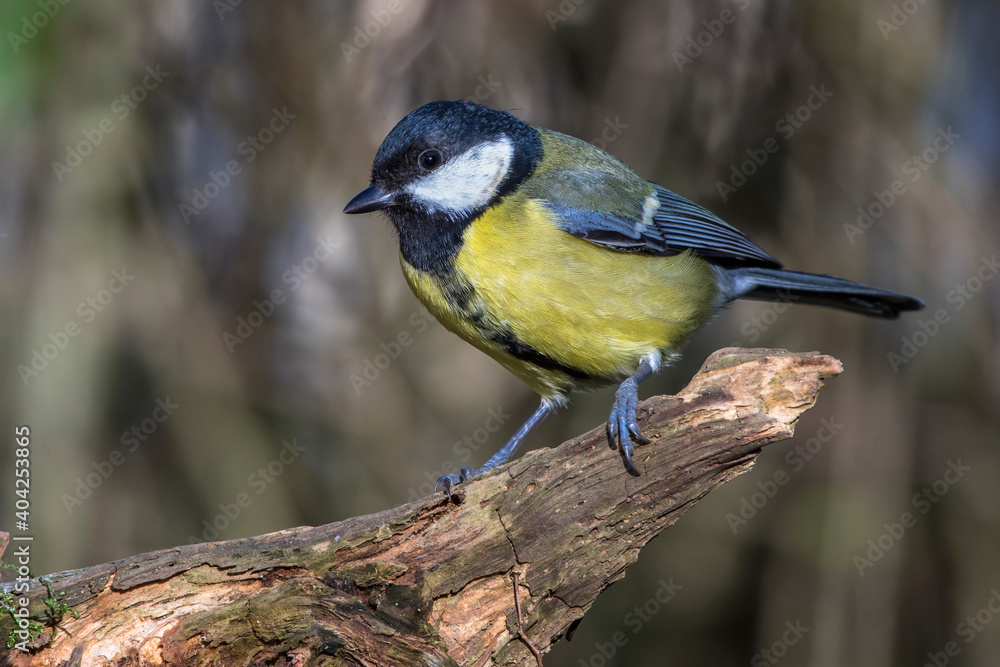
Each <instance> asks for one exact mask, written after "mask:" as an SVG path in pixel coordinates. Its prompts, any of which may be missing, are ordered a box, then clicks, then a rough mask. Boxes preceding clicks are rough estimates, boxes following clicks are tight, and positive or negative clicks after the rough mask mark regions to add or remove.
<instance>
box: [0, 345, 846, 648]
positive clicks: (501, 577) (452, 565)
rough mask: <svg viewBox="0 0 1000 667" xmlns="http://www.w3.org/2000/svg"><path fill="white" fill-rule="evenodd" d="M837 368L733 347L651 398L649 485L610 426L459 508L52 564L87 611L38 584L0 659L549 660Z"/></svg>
mask: <svg viewBox="0 0 1000 667" xmlns="http://www.w3.org/2000/svg"><path fill="white" fill-rule="evenodd" d="M840 371H841V365H840V362H839V361H837V360H836V359H833V358H832V357H828V356H823V355H819V354H816V353H806V354H793V353H790V352H786V351H783V350H744V349H738V348H727V349H724V350H720V351H718V352H716V353H715V354H713V355H712V356H711V357H709V359H708V360H707V361H706V362H705V365H704V366H703V367H702V368H701V370H700V371H699V372H698V374H697V375H695V377H694V378H693V379H692V381H691V383H690V384H689V385H688V386H687V388H685V389H684V390H683V391H682V392H681V393H679V394H678V395H677V396H657V397H655V398H652V399H650V400H648V401H645V402H643V403H642V404H641V405H640V410H639V413H640V417H641V419H640V426H641V427H642V430H643V432H644V433H645V435H647V436H648V437H650V438H651V439H652V440H653V442H652V444H650V445H647V446H640V447H638V448H637V450H636V453H635V460H636V464H637V465H638V467H639V468H640V470H641V471H642V473H643V474H642V476H641V477H638V478H636V477H631V476H629V475H628V474H626V473H625V471H624V470H623V469H622V465H621V461H620V460H619V458H618V454H617V453H616V452H613V451H611V450H610V449H609V448H608V446H607V441H606V438H605V433H604V426H603V425H602V426H601V427H599V428H596V429H594V430H593V431H590V432H589V433H586V434H584V435H581V436H579V437H576V438H574V439H572V440H570V441H568V442H565V443H563V444H562V445H561V446H559V447H557V448H555V449H540V450H535V451H531V452H528V453H527V454H526V455H525V456H523V457H522V458H521V459H519V460H517V461H515V462H514V463H513V464H510V465H507V466H504V467H503V468H500V469H499V470H498V471H496V472H494V473H490V474H487V475H484V476H483V477H482V478H477V479H475V480H473V481H471V482H468V483H465V484H462V485H461V486H460V487H458V490H457V492H458V500H459V502H458V503H457V504H454V503H450V502H448V501H446V500H445V499H444V497H443V496H442V495H440V494H437V495H434V496H429V497H427V498H424V499H423V500H420V501H417V502H413V503H410V504H407V505H403V506H401V507H397V508H394V509H391V510H386V511H384V512H380V513H378V514H372V515H369V516H362V517H355V518H352V519H348V520H346V521H341V522H338V523H333V524H328V525H325V526H319V527H316V528H295V529H290V530H284V531H280V532H277V533H271V534H269V535H262V536H260V537H252V538H247V539H240V540H230V541H227V542H212V543H205V544H197V545H186V546H179V547H176V548H173V549H165V550H162V551H156V552H153V553H148V554H141V555H138V556H134V557H131V558H125V559H122V560H118V561H115V562H112V563H106V564H103V565H97V566H94V567H89V568H86V569H82V570H76V571H71V572H63V573H59V574H56V575H52V576H51V577H49V578H48V579H50V580H51V582H52V586H53V589H54V591H55V593H56V595H58V594H60V593H63V594H64V596H63V597H62V598H61V600H60V602H63V603H67V604H69V605H71V606H72V607H73V609H74V610H75V611H77V612H79V614H80V617H79V618H73V617H71V616H69V615H64V616H63V617H62V618H61V619H59V620H58V623H57V625H58V629H56V628H54V627H53V625H52V621H53V619H52V618H51V614H50V613H49V611H48V610H49V607H48V606H46V605H45V604H44V600H45V598H48V597H50V594H49V592H48V591H47V590H46V587H45V586H44V585H43V584H42V583H40V582H39V580H32V582H31V589H30V595H29V597H30V599H31V603H30V606H29V608H30V610H31V612H32V615H33V616H34V617H35V618H36V619H37V620H39V621H40V622H41V623H43V624H49V625H48V627H47V628H46V630H45V632H44V633H42V635H41V636H40V637H37V638H36V639H35V640H34V641H33V643H32V646H33V647H35V650H34V651H33V652H32V653H23V652H18V651H7V652H5V653H4V654H3V657H0V664H2V665H28V664H41V663H42V662H45V664H81V660H82V662H83V664H90V663H93V664H98V662H100V658H99V657H98V656H102V657H104V658H106V659H107V661H108V663H107V664H114V665H138V664H154V663H155V664H197V665H209V664H212V665H250V664H258V663H264V662H267V663H268V664H271V663H273V664H304V663H305V662H306V661H310V662H309V663H308V664H330V665H334V664H336V665H380V666H385V665H414V664H428V665H431V664H437V665H452V664H458V665H534V664H537V661H538V660H540V655H539V656H538V657H536V656H535V655H533V653H532V650H531V649H530V648H529V645H528V642H526V641H525V639H524V637H527V638H528V639H529V640H530V643H531V644H533V645H534V647H537V649H538V650H540V651H542V652H545V651H547V650H548V649H549V648H550V647H551V646H552V644H553V643H554V642H555V641H556V640H558V639H559V638H560V637H562V636H563V635H564V634H565V633H566V632H567V630H568V629H569V628H570V626H571V625H572V624H573V623H574V622H577V621H579V619H581V618H582V617H583V615H584V613H586V611H587V610H588V609H589V608H590V606H591V605H592V604H593V603H594V600H595V599H596V598H597V596H598V595H600V593H601V591H603V590H604V589H605V588H607V587H608V586H609V585H610V584H611V583H613V582H615V581H617V580H618V579H620V578H621V577H623V576H624V574H625V570H626V568H628V566H629V565H630V564H632V563H633V562H634V561H635V560H636V558H637V557H638V555H639V550H640V549H641V548H642V547H643V546H644V545H645V544H646V543H647V542H648V541H649V540H650V539H652V538H653V537H654V536H655V535H656V534H657V533H659V532H660V531H661V530H663V529H664V528H666V527H667V526H669V525H670V524H672V523H673V522H674V521H676V520H677V519H678V518H679V517H680V516H681V515H682V514H684V512H686V511H687V510H688V508H690V507H691V505H692V504H694V503H695V502H696V501H697V500H699V499H700V498H702V497H703V496H704V495H705V494H707V493H708V492H709V491H711V490H712V489H714V488H715V487H717V486H719V485H720V484H722V483H723V482H725V481H727V480H730V479H732V478H733V477H736V476H737V475H739V474H742V473H744V472H746V471H747V470H749V469H750V468H751V467H752V465H753V463H754V461H755V459H756V457H757V454H758V453H760V449H761V447H763V446H764V445H766V444H768V443H771V442H774V441H777V440H782V439H785V438H788V437H790V436H791V435H792V429H793V426H794V424H795V421H796V420H797V419H798V417H799V415H800V414H801V413H802V412H803V411H805V410H806V409H808V408H809V407H811V406H812V405H813V404H814V403H815V401H816V395H817V392H818V391H819V387H820V385H821V384H822V379H823V378H826V377H830V376H833V375H836V374H838V373H839V372H840ZM514 574H517V575H518V576H517V577H516V578H515V577H513V576H512V575H514ZM515 581H518V589H517V592H518V598H519V606H520V612H521V618H522V620H523V622H522V623H519V621H518V613H517V611H516V610H515V599H514V585H515V584H514V582H515ZM11 590H12V584H10V583H8V584H4V587H3V591H4V592H10V591H11ZM12 620H13V619H12V617H11V616H10V615H9V614H7V615H6V616H5V618H3V619H2V620H0V631H2V633H3V635H2V636H3V637H6V636H7V634H8V633H10V632H11V631H12V630H13V629H16V628H15V627H14V625H13V624H12ZM48 642H50V643H48ZM100 664H106V663H104V662H100Z"/></svg>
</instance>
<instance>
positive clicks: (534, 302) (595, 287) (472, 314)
mask: <svg viewBox="0 0 1000 667" xmlns="http://www.w3.org/2000/svg"><path fill="white" fill-rule="evenodd" d="M403 270H404V274H405V275H406V278H407V281H408V282H409V284H410V287H411V288H412V289H413V291H414V292H415V293H416V295H417V296H418V297H419V298H420V299H421V300H422V301H423V302H424V303H425V304H426V305H427V307H428V309H430V310H431V312H432V313H434V315H435V316H436V317H437V318H438V319H439V320H440V321H441V322H442V323H443V324H444V325H445V326H446V327H448V328H449V329H451V330H452V331H454V332H455V333H457V334H458V335H459V336H461V337H462V338H464V339H465V340H467V341H469V342H470V343H472V344H473V345H475V346H477V347H479V348H480V349H482V350H483V351H484V352H486V353H487V354H490V355H491V356H493V357H494V358H495V359H497V361H499V362H500V363H501V364H503V365H504V366H505V367H507V368H508V369H509V370H511V371H512V372H513V373H514V374H515V375H517V376H518V377H520V378H521V379H522V380H524V381H525V382H527V383H528V384H529V385H530V386H532V388H534V389H535V390H536V391H537V392H539V393H540V394H542V395H543V396H553V395H554V394H564V393H565V392H567V391H568V390H569V389H571V388H574V387H577V386H580V385H581V384H583V385H585V384H588V383H610V382H618V381H621V380H622V379H624V378H625V377H627V376H629V375H631V374H632V373H633V372H634V371H635V369H636V366H637V365H638V364H639V361H640V359H641V358H642V357H643V356H644V355H646V354H649V353H651V352H654V351H659V352H661V353H664V354H670V353H673V352H676V351H677V350H678V348H679V347H680V346H681V344H682V343H683V342H684V340H685V339H686V338H687V336H688V335H689V334H690V333H692V332H693V331H695V330H696V329H697V328H698V327H700V326H701V325H702V324H703V323H704V322H705V321H706V320H707V319H708V318H709V316H710V314H711V308H712V302H713V300H714V298H715V296H716V287H715V276H714V274H713V272H712V270H711V267H710V266H709V264H708V263H707V262H705V261H704V260H701V259H698V258H696V257H694V256H692V255H689V254H683V255H678V256H674V257H651V256H647V255H641V254H637V253H628V252H621V251H615V250H610V249H608V248H604V247H602V246H599V245H596V244H593V243H590V242H589V241H584V240H582V239H579V238H577V237H574V236H571V235H570V234H567V233H566V232H564V231H562V230H561V229H559V228H558V227H557V226H556V225H555V224H554V223H553V221H552V220H551V218H550V214H549V212H548V210H547V209H546V208H545V207H544V205H543V204H542V203H541V202H538V201H536V200H521V201H517V200H516V199H508V200H507V201H505V202H503V203H502V204H501V205H499V206H494V207H491V208H490V209H487V211H486V212H485V213H484V214H483V215H482V216H480V217H479V218H477V219H476V220H475V221H474V222H473V223H472V224H471V225H469V227H468V228H467V229H466V231H465V237H464V244H463V246H462V248H461V250H460V251H459V253H458V256H457V257H456V259H455V262H454V267H453V270H452V275H451V276H450V277H440V276H430V275H428V274H425V273H422V272H420V271H417V270H416V269H414V268H413V267H411V266H409V265H408V264H407V263H406V262H405V261H403ZM463 291H464V292H465V293H466V296H467V297H468V298H467V299H464V301H465V302H464V303H462V301H463V299H462V298H461V294H462V292H463ZM456 292H457V293H458V294H459V298H457V299H456V296H455V295H456ZM484 321H485V322H486V323H485V324H484ZM497 325H499V328H500V329H501V330H502V331H504V332H509V334H512V335H513V337H514V338H516V340H517V341H518V342H519V343H520V344H522V345H523V346H525V347H527V348H530V350H532V351H536V352H538V353H540V354H541V355H543V356H544V357H545V358H547V359H541V360H539V359H535V360H534V361H532V360H531V355H530V353H529V354H524V353H522V354H516V353H512V352H511V346H510V345H509V344H508V345H504V344H503V343H502V342H498V340H497V338H498V336H497V335H496V334H495V330H496V328H497ZM505 335H506V334H505ZM522 352H523V351H522ZM548 360H552V361H554V362H555V363H549V361H548ZM569 370H572V371H574V373H573V374H571V373H570V372H568V371H569ZM574 375H575V377H574ZM584 378H587V379H584Z"/></svg>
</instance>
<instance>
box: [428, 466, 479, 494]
mask: <svg viewBox="0 0 1000 667" xmlns="http://www.w3.org/2000/svg"><path fill="white" fill-rule="evenodd" d="M466 470H469V468H462V470H461V472H460V473H459V474H458V475H455V474H451V475H442V476H441V477H438V481H437V483H435V484H434V492H435V493H437V492H438V491H439V490H441V489H443V490H444V495H446V496H448V499H449V500H451V490H452V488H453V487H455V486H458V485H459V484H461V483H462V482H464V481H465V480H467V479H468V478H469V477H466V475H465V471H466ZM470 477H471V475H470Z"/></svg>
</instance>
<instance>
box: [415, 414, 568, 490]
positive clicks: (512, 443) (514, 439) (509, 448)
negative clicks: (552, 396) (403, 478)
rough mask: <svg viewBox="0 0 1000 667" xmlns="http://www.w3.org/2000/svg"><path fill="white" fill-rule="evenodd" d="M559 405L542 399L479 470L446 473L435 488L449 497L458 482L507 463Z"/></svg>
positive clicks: (466, 469)
mask: <svg viewBox="0 0 1000 667" xmlns="http://www.w3.org/2000/svg"><path fill="white" fill-rule="evenodd" d="M557 407H558V405H557V404H556V403H554V402H552V401H549V400H546V399H544V398H543V399H542V404H541V405H539V406H538V409H537V410H535V412H534V414H532V415H531V416H530V417H528V421H526V422H524V423H523V424H521V428H519V429H517V432H515V433H514V435H512V436H511V438H510V440H508V441H507V444H505V445H504V446H503V447H501V448H500V451H498V452H497V453H496V454H494V455H493V456H491V457H490V460H489V461H487V462H486V463H485V464H483V467H482V468H480V469H479V470H473V469H472V468H462V470H461V471H459V473H458V474H457V475H455V474H451V475H444V476H443V477H440V478H438V481H437V484H435V485H434V490H435V491H437V490H438V489H444V492H445V495H447V496H448V497H449V498H450V497H451V489H452V487H454V486H455V485H456V484H461V483H462V482H464V481H465V480H467V479H469V478H471V477H475V476H476V475H481V474H483V473H484V472H486V471H487V470H492V469H493V468H496V467H497V466H502V465H503V464H504V463H507V459H509V458H510V457H511V456H513V455H514V452H516V451H517V448H518V447H520V446H521V443H522V442H524V439H525V438H527V437H528V434H529V433H531V432H532V431H533V430H534V428H535V427H536V426H538V425H539V424H541V423H542V422H543V421H544V420H545V418H546V417H548V416H549V415H550V414H552V413H553V412H555V411H556V408H557Z"/></svg>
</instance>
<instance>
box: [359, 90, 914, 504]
mask: <svg viewBox="0 0 1000 667" xmlns="http://www.w3.org/2000/svg"><path fill="white" fill-rule="evenodd" d="M374 211H381V212H382V213H384V214H385V215H386V216H387V217H388V219H389V222H390V223H391V226H392V228H393V229H394V230H395V232H396V235H397V237H398V242H399V256H400V265H401V266H402V270H403V275H404V277H405V279H406V282H407V283H408V284H409V286H410V288H411V289H412V290H413V292H414V294H415V295H416V296H417V298H418V299H419V300H420V301H421V302H423V304H424V305H425V306H426V308H427V309H428V310H429V311H430V312H431V313H432V314H433V315H434V316H435V317H436V318H437V319H438V320H439V321H440V322H441V324H443V325H444V326H445V328H447V329H449V330H450V331H452V332H453V333H455V334H457V335H458V336H459V337H461V338H463V339H464V340H465V341H467V342H469V343H471V344H472V345H474V346H475V347H477V348H479V349H480V350H481V351H483V352H485V353H486V354H488V355H489V356H491V357H492V358H493V359H495V360H496V361H497V362H499V363H500V365H501V366H503V367H504V368H506V369H507V370H508V371H510V372H511V373H513V374H514V375H515V376H517V377H518V378H520V379H521V380H523V381H524V382H525V383H526V384H527V385H528V386H529V387H531V388H532V389H533V390H534V391H535V392H537V393H538V394H539V395H540V397H541V402H540V405H539V406H538V408H537V409H536V410H535V411H534V413H533V414H532V415H531V416H530V417H529V418H528V420H527V421H526V422H524V424H523V425H521V427H520V428H518V429H517V431H516V432H515V433H514V435H513V436H511V438H510V439H509V440H508V441H507V442H506V443H505V444H504V446H503V447H501V448H500V450H499V451H497V453H496V454H494V455H493V456H492V457H491V458H490V459H489V460H488V461H486V463H485V464H484V465H483V466H482V467H480V468H479V469H472V468H469V467H466V468H462V469H461V470H460V471H459V473H451V474H447V475H444V476H442V477H441V478H440V479H439V480H438V483H437V485H436V487H435V490H443V491H444V493H445V494H446V495H447V496H448V497H449V498H451V497H452V491H453V489H454V488H455V487H456V486H457V485H459V484H461V483H462V482H465V481H466V480H468V479H470V478H472V477H475V476H477V475H480V474H482V473H484V472H486V471H487V470H491V469H493V468H496V467H497V466H500V465H503V464H504V463H506V462H507V461H508V460H509V459H510V457H511V456H512V455H513V454H514V452H515V451H516V450H517V449H518V447H519V446H520V445H521V444H522V443H523V442H524V440H525V439H526V438H527V437H528V434H529V433H530V432H531V431H532V430H533V429H534V428H535V427H537V426H538V425H539V424H540V423H541V422H542V421H543V420H544V419H545V418H546V417H547V416H549V415H550V414H552V413H553V412H555V411H557V410H558V409H560V408H562V407H564V406H566V405H567V404H568V402H569V396H570V394H571V392H573V391H581V390H583V391H586V390H590V389H595V388H598V387H602V386H606V385H618V388H617V390H616V392H615V399H614V402H613V404H612V407H611V411H610V415H609V418H608V420H607V427H606V430H607V439H608V444H609V446H610V447H611V449H612V450H617V451H618V452H619V453H620V456H621V459H622V463H623V466H624V468H625V470H626V471H627V472H628V473H629V474H631V475H635V476H639V475H640V472H639V469H638V468H637V467H636V465H635V462H634V461H633V456H634V451H635V444H636V443H638V444H648V443H649V442H650V441H649V439H648V438H646V437H645V436H644V435H643V434H642V432H641V430H640V428H639V426H638V419H637V416H636V408H637V405H638V387H639V384H640V383H641V382H642V381H643V380H645V379H646V378H647V377H649V376H650V375H651V374H653V373H655V372H657V371H658V370H660V368H661V367H663V366H665V365H666V364H668V363H670V362H671V361H672V360H674V359H676V358H677V357H678V356H679V353H680V350H681V348H682V347H683V345H684V344H685V342H686V341H687V340H688V339H689V338H690V337H691V336H692V334H694V332H696V331H697V330H698V329H700V328H701V327H702V326H703V325H705V324H706V323H707V322H708V321H709V320H710V319H712V317H713V316H714V315H715V314H716V313H717V312H719V311H720V310H721V309H722V308H723V307H725V306H726V305H727V304H729V303H731V302H732V301H734V300H736V299H751V300H759V301H779V300H781V301H790V302H794V303H803V304H812V305H819V306H827V307H831V308H838V309H841V310H846V311H850V312H854V313H860V314H863V315H870V316H874V317H882V318H896V317H897V316H898V315H899V314H900V313H901V312H903V311H910V310H919V309H921V308H923V305H924V304H923V302H921V301H920V300H919V299H916V298H913V297H910V296H906V295H903V294H898V293H895V292H891V291H888V290H884V289H879V288H876V287H870V286H867V285H863V284H861V283H857V282H853V281H850V280H846V279H843V278H837V277H835V276H831V275H826V274H813V273H804V272H800V271H791V270H787V269H785V268H783V266H782V264H781V263H780V262H779V261H778V260H777V259H775V258H774V257H772V256H771V255H770V254H768V253H767V252H766V251H764V250H763V249H761V248H760V247H758V246H757V245H755V244H754V243H753V242H752V241H750V239H749V238H748V237H747V235H746V234H744V233H743V232H741V231H739V230H738V229H736V228H735V227H732V226H731V225H729V224H727V223H725V222H723V221H722V220H721V219H720V218H718V217H717V216H715V215H714V214H712V213H711V212H710V211H708V210H707V209H706V208H704V207H702V206H700V205H698V204H696V203H694V202H692V201H689V200H688V199H685V198H684V197H681V196H679V195H677V194H675V193H673V192H671V191H669V190H667V189H665V188H663V187H661V186H659V185H657V184H655V183H653V182H651V181H648V180H646V179H645V178H643V177H642V176H640V175H639V174H637V173H636V172H635V171H633V170H632V169H631V168H629V167H628V166H627V165H625V164H624V163H623V162H621V161H619V160H618V159H617V158H615V157H613V156H612V155H610V154H609V153H607V152H605V151H604V150H602V149H600V148H598V147H597V146H594V145H592V144H590V143H587V142H585V141H582V140H580V139H577V138H575V137H572V136H568V135H566V134H562V133H559V132H556V131H553V130H548V129H544V128H541V127H536V126H533V125H530V124H528V123H526V122H524V121H522V120H521V119H519V118H517V117H516V116H514V115H513V114H511V113H509V112H506V111H502V110H498V109H492V108H489V107H486V106H483V105H481V104H477V103H475V102H471V101H450V100H438V101H434V102H429V103H427V104H424V105H423V106H420V107H418V108H417V109H415V110H413V111H412V112H410V113H409V114H408V115H406V116H405V117H404V118H403V119H402V120H400V121H399V123H397V124H396V126H395V127H394V128H393V129H392V130H391V131H390V132H389V134H388V135H387V136H386V137H385V139H384V140H383V142H382V144H381V146H380V147H379V148H378V151H377V152H376V154H375V158H374V161H373V164H372V169H371V181H370V185H369V186H368V187H367V188H366V189H364V190H363V191H362V192H360V193H359V194H358V195H357V196H356V197H354V198H353V199H351V200H350V202H349V203H348V204H347V205H346V207H345V208H344V213H346V214H360V213H369V212H374Z"/></svg>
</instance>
